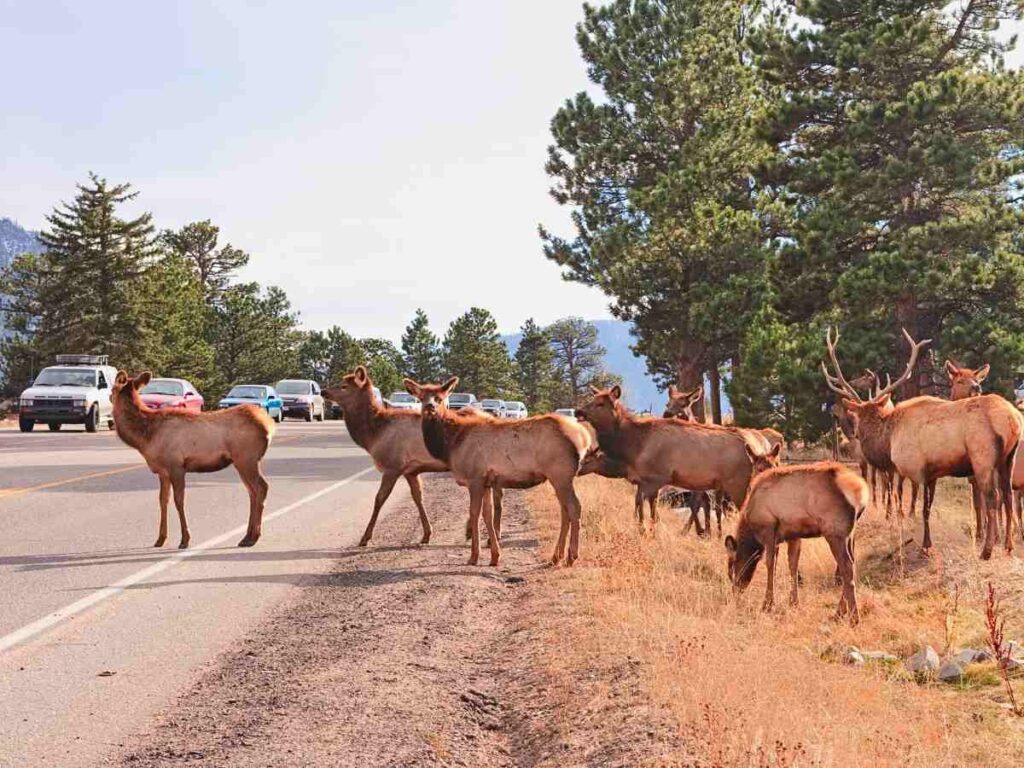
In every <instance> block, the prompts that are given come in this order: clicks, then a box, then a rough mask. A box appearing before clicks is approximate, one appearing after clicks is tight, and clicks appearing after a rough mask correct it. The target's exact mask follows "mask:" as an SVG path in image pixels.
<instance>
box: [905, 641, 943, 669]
mask: <svg viewBox="0 0 1024 768" xmlns="http://www.w3.org/2000/svg"><path fill="white" fill-rule="evenodd" d="M906 667H907V670H908V671H909V672H913V673H914V674H927V673H930V672H935V671H936V670H938V668H939V654H937V653H936V652H935V649H934V648H932V647H931V646H930V645H926V646H925V647H924V648H922V649H921V650H920V651H918V652H917V653H915V654H914V655H913V656H911V657H910V658H909V659H907V661H906Z"/></svg>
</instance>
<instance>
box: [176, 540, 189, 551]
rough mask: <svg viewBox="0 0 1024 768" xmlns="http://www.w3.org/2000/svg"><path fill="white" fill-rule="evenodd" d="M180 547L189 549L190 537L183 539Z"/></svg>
mask: <svg viewBox="0 0 1024 768" xmlns="http://www.w3.org/2000/svg"><path fill="white" fill-rule="evenodd" d="M178 549H188V539H182V540H181V543H180V544H178Z"/></svg>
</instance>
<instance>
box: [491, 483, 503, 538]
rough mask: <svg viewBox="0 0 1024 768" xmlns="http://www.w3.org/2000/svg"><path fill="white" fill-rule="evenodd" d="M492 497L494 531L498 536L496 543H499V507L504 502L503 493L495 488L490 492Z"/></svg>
mask: <svg viewBox="0 0 1024 768" xmlns="http://www.w3.org/2000/svg"><path fill="white" fill-rule="evenodd" d="M492 495H493V497H494V499H493V502H494V531H495V533H497V534H498V541H499V542H500V541H501V505H502V502H503V501H504V500H505V491H503V490H502V489H501V488H499V487H497V486H495V488H494V491H493V492H492Z"/></svg>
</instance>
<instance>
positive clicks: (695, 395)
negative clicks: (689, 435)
mask: <svg viewBox="0 0 1024 768" xmlns="http://www.w3.org/2000/svg"><path fill="white" fill-rule="evenodd" d="M703 398H704V386H703V385H700V386H698V387H696V388H694V389H692V390H689V391H687V392H683V391H681V390H680V389H679V388H678V387H676V386H675V384H669V387H668V405H666V406H665V418H671V417H673V416H674V417H676V418H678V419H683V420H684V421H696V418H695V416H694V414H693V406H695V405H696V404H697V403H699V402H700V401H701V400H702V399H703Z"/></svg>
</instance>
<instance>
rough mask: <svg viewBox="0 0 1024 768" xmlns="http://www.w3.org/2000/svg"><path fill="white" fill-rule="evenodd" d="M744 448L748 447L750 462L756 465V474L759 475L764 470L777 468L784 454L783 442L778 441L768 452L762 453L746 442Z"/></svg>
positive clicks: (754, 472)
mask: <svg viewBox="0 0 1024 768" xmlns="http://www.w3.org/2000/svg"><path fill="white" fill-rule="evenodd" d="M743 447H744V448H746V449H747V456H748V457H749V458H750V463H751V464H753V465H754V471H753V474H754V475H759V474H761V473H762V472H767V471H768V470H769V469H775V467H777V466H779V456H780V455H781V454H782V443H776V444H775V445H773V446H772V447H771V448H770V449H769V450H768V453H761V452H759V451H757V450H756V449H755V448H754V447H753V446H752V445H751V444H750V443H744V445H743Z"/></svg>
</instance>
